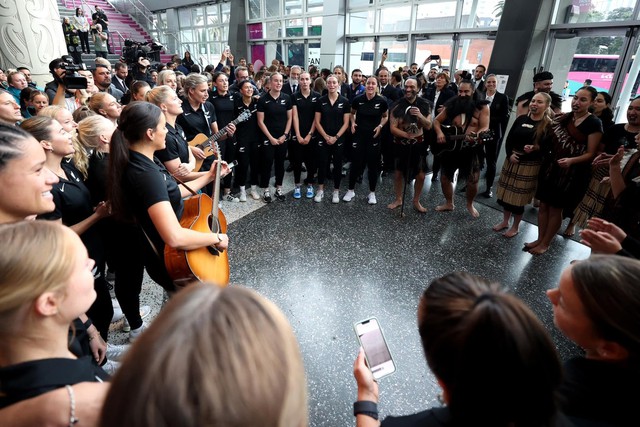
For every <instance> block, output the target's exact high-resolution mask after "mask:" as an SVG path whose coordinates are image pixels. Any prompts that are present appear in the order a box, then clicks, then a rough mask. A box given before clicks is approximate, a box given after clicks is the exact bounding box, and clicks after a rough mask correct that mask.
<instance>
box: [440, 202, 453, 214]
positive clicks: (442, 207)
mask: <svg viewBox="0 0 640 427" xmlns="http://www.w3.org/2000/svg"><path fill="white" fill-rule="evenodd" d="M454 209H455V206H454V205H453V203H445V204H443V205H439V206H436V211H438V212H449V211H452V210H454Z"/></svg>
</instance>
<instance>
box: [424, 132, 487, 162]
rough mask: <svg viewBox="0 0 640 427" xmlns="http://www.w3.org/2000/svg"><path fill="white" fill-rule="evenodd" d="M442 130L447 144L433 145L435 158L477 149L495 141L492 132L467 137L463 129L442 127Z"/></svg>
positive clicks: (432, 150)
mask: <svg viewBox="0 0 640 427" xmlns="http://www.w3.org/2000/svg"><path fill="white" fill-rule="evenodd" d="M441 129H442V133H444V136H445V142H444V143H443V144H438V143H437V142H433V143H432V144H431V152H432V153H433V155H434V156H439V155H441V154H442V153H446V152H450V151H460V150H462V149H463V148H467V147H475V146H476V145H478V144H483V143H485V142H487V141H490V140H492V139H493V132H492V131H491V130H488V131H485V132H481V133H480V134H478V135H475V134H469V135H465V134H464V129H462V128H461V127H457V126H447V125H441Z"/></svg>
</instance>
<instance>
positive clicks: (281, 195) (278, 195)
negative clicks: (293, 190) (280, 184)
mask: <svg viewBox="0 0 640 427" xmlns="http://www.w3.org/2000/svg"><path fill="white" fill-rule="evenodd" d="M275 196H276V199H278V200H279V201H281V202H284V201H285V197H284V193H282V189H281V188H276V194H275Z"/></svg>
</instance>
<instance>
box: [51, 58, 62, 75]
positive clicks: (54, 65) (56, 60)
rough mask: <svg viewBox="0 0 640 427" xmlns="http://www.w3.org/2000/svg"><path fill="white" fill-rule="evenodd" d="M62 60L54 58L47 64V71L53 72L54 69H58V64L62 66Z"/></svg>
mask: <svg viewBox="0 0 640 427" xmlns="http://www.w3.org/2000/svg"><path fill="white" fill-rule="evenodd" d="M63 63H64V60H63V59H62V58H56V59H54V60H53V61H51V62H49V71H51V72H53V71H54V70H55V69H56V68H60V64H63Z"/></svg>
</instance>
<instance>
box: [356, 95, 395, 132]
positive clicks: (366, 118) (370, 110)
mask: <svg viewBox="0 0 640 427" xmlns="http://www.w3.org/2000/svg"><path fill="white" fill-rule="evenodd" d="M351 109H352V110H355V112H356V125H357V126H356V130H357V131H358V132H362V131H373V130H374V129H375V128H376V126H378V125H379V124H380V121H381V120H382V115H383V114H384V113H385V112H386V111H387V110H388V109H389V106H388V105H387V100H386V99H384V97H382V96H380V95H374V97H373V98H371V99H368V98H367V95H366V94H365V95H359V96H356V97H355V98H354V100H353V102H352V103H351Z"/></svg>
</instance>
